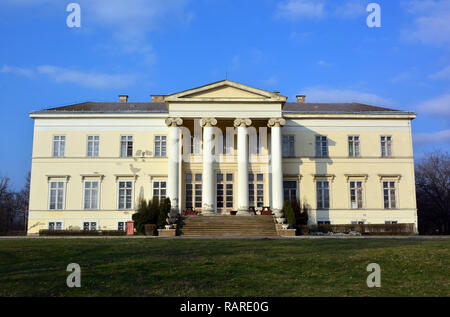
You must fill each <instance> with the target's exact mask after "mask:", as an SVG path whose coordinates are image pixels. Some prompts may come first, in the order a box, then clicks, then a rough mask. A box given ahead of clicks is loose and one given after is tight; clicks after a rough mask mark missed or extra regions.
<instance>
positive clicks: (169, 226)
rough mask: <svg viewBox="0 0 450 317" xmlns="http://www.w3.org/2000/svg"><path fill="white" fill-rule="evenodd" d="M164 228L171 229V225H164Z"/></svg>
mask: <svg viewBox="0 0 450 317" xmlns="http://www.w3.org/2000/svg"><path fill="white" fill-rule="evenodd" d="M164 227H165V228H166V230H169V229H172V225H165V226H164Z"/></svg>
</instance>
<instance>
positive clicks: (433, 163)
mask: <svg viewBox="0 0 450 317" xmlns="http://www.w3.org/2000/svg"><path fill="white" fill-rule="evenodd" d="M416 192H417V208H418V218H419V219H418V220H419V232H420V233H421V234H436V233H437V234H449V233H450V157H449V155H448V152H445V153H444V152H442V151H435V152H433V153H428V154H426V155H425V157H424V158H423V159H421V160H420V161H419V162H418V163H417V165H416Z"/></svg>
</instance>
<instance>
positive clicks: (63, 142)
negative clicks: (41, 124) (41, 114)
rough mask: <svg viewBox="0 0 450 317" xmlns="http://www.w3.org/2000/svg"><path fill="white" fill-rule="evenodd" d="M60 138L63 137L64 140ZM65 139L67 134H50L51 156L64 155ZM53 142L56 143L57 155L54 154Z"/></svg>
mask: <svg viewBox="0 0 450 317" xmlns="http://www.w3.org/2000/svg"><path fill="white" fill-rule="evenodd" d="M57 137H58V138H59V140H55V138H57ZM61 138H64V140H61ZM66 141H67V136H66V135H65V134H54V135H53V136H52V157H66ZM55 143H57V144H58V155H55ZM61 144H64V147H63V148H64V150H63V151H62V152H63V153H62V154H61Z"/></svg>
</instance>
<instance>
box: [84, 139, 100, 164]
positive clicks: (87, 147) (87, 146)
mask: <svg viewBox="0 0 450 317" xmlns="http://www.w3.org/2000/svg"><path fill="white" fill-rule="evenodd" d="M90 136H92V137H96V136H98V155H97V156H95V155H92V156H89V137H90ZM91 142H93V143H94V145H95V140H92V141H91ZM92 153H93V154H94V153H95V151H94V148H93V149H92ZM86 157H89V158H95V157H100V135H98V134H89V135H87V136H86Z"/></svg>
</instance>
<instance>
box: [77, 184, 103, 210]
mask: <svg viewBox="0 0 450 317" xmlns="http://www.w3.org/2000/svg"><path fill="white" fill-rule="evenodd" d="M86 182H97V183H98V188H97V190H98V193H97V200H98V201H97V208H96V209H86V208H84V195H85V184H86ZM101 187H102V179H85V178H84V177H83V186H82V191H83V192H82V201H81V209H82V210H87V211H90V210H93V211H95V210H100V202H101V192H102V191H101Z"/></svg>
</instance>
